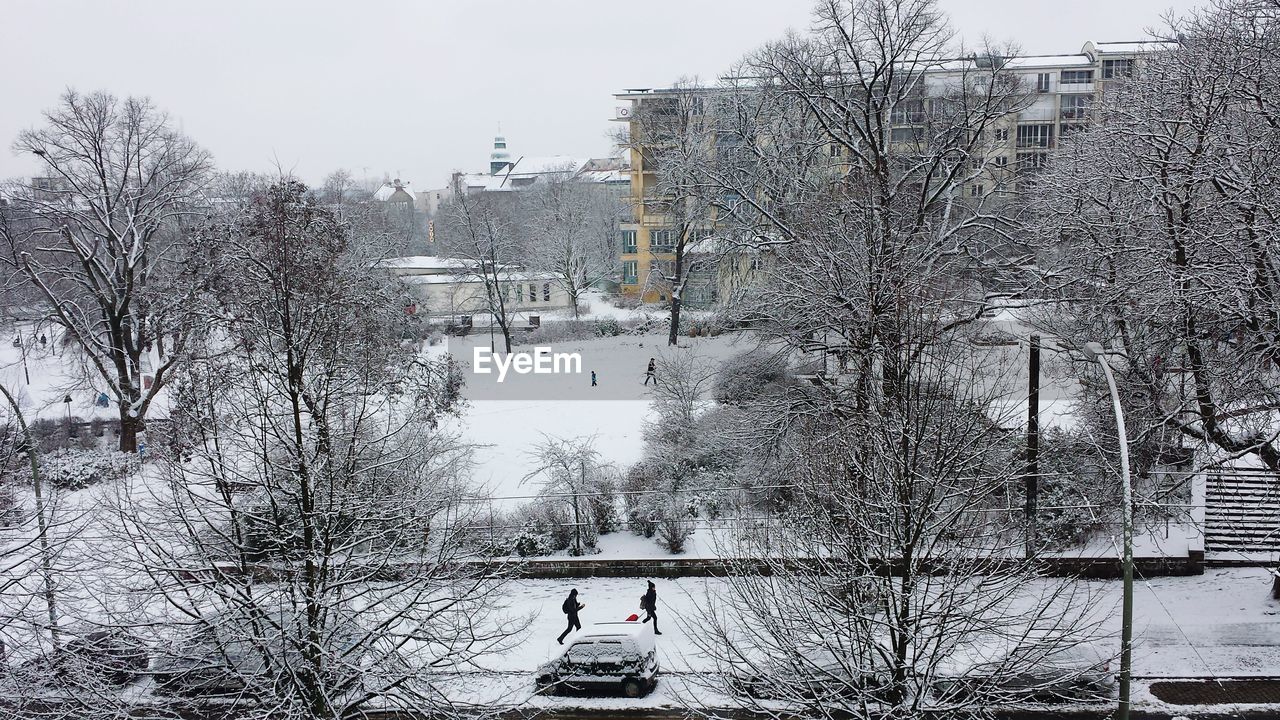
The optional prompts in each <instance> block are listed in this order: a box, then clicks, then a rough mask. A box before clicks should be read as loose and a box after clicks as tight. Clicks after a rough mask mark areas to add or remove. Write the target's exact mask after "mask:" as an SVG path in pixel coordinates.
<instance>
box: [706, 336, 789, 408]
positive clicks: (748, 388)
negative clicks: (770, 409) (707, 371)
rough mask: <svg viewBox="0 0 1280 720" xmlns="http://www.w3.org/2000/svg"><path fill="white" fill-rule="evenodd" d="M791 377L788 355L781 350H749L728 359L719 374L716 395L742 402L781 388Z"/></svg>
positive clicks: (724, 400) (728, 401) (718, 398)
mask: <svg viewBox="0 0 1280 720" xmlns="http://www.w3.org/2000/svg"><path fill="white" fill-rule="evenodd" d="M790 380H791V373H790V371H789V370H788V368H787V358H786V356H784V355H781V354H779V353H772V352H766V351H763V350H748V351H747V352H743V353H739V354H737V355H734V356H733V357H731V358H729V359H727V360H725V361H724V362H723V363H722V364H721V365H720V372H719V374H718V375H717V376H716V385H715V391H714V393H715V399H716V402H718V403H720V404H722V405H742V404H744V403H749V402H753V401H756V400H759V399H760V398H762V397H764V396H766V395H768V394H770V393H772V392H775V391H777V390H779V389H781V388H782V387H783V386H784V385H785V384H786V383H787V382H789V381H790Z"/></svg>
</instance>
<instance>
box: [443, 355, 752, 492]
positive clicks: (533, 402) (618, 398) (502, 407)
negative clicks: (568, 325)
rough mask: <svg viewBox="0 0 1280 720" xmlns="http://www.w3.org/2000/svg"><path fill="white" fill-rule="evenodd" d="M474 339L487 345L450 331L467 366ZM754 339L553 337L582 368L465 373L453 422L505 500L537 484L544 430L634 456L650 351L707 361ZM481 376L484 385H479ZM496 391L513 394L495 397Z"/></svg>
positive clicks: (608, 456) (606, 453)
mask: <svg viewBox="0 0 1280 720" xmlns="http://www.w3.org/2000/svg"><path fill="white" fill-rule="evenodd" d="M477 346H479V347H482V348H486V349H487V347H488V336H487V335H486V336H476V335H473V336H471V337H468V338H461V339H460V338H450V339H449V348H448V350H449V352H450V354H452V355H453V356H454V357H456V358H460V359H463V360H464V361H465V362H466V363H467V366H468V367H469V365H470V361H471V358H472V348H474V347H477ZM755 346H756V341H755V339H754V337H753V336H751V335H750V334H746V333H736V334H726V335H720V336H718V337H711V338H688V337H682V338H681V339H680V346H679V347H674V348H673V347H670V346H668V345H667V342H666V335H665V334H657V333H654V334H649V335H621V336H618V337H609V338H595V339H590V340H574V341H568V342H563V343H557V344H555V346H554V348H553V349H554V351H555V352H570V353H579V354H580V355H581V357H582V360H583V363H582V370H583V372H582V373H580V374H548V375H533V374H528V375H517V374H515V373H511V374H509V375H507V377H506V379H505V381H504V382H503V383H502V384H500V385H499V384H498V383H497V381H496V376H492V377H490V378H484V377H478V376H476V375H474V374H471V373H468V376H467V381H468V385H467V387H464V389H463V395H464V396H465V397H467V398H468V399H469V401H470V402H469V405H468V407H467V409H466V413H465V415H464V417H463V418H461V419H460V420H459V421H456V423H455V425H454V426H453V429H457V430H458V431H459V432H460V433H461V436H462V439H463V440H464V441H465V442H468V443H470V444H472V445H474V446H475V453H474V455H475V458H474V459H475V467H474V472H473V478H474V480H475V481H476V482H477V483H478V484H479V485H480V486H481V487H483V488H485V489H487V490H488V491H489V492H490V493H491V494H492V495H493V497H494V498H495V505H497V506H499V507H501V506H510V505H511V504H513V503H516V502H519V501H520V499H521V498H523V497H524V496H528V495H531V494H533V493H535V492H536V490H537V487H536V486H535V485H531V484H529V483H526V482H525V481H524V479H525V477H526V476H528V475H529V473H531V472H533V471H534V470H535V469H536V468H537V463H536V462H535V460H534V458H533V457H532V456H531V453H532V452H533V450H534V449H535V447H536V446H537V445H538V443H540V442H541V441H542V440H543V438H544V436H551V437H561V438H574V437H585V436H594V437H595V439H596V450H597V451H598V452H599V453H600V454H601V456H602V457H603V458H604V459H605V460H607V461H609V462H612V463H614V464H615V465H617V466H618V467H620V468H625V467H626V466H627V465H629V464H631V463H634V462H635V461H636V460H638V459H640V455H641V453H642V452H643V449H644V437H643V434H644V427H645V421H646V419H648V418H649V410H650V399H651V392H652V389H653V386H652V385H649V386H646V385H645V384H644V380H645V368H646V367H647V366H648V363H649V358H651V357H656V358H668V357H672V356H674V355H675V354H677V353H683V354H694V355H697V356H698V357H700V358H702V359H703V360H704V361H705V362H707V363H710V364H713V365H714V364H718V363H720V362H721V361H723V360H724V359H726V358H728V357H730V356H732V355H735V354H737V353H740V352H744V351H746V350H749V349H751V348H753V347H755ZM592 370H594V371H595V372H596V377H597V382H598V384H597V385H596V386H595V387H592V385H591V374H590V373H591V371H592ZM486 380H488V381H490V382H489V384H488V385H487V387H483V388H482V387H480V386H479V383H481V382H485V381H486ZM501 397H512V398H518V399H496V398H501Z"/></svg>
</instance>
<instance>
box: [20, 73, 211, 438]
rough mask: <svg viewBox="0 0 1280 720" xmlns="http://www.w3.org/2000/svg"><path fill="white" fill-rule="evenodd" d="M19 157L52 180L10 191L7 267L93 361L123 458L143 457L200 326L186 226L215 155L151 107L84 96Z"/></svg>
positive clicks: (67, 103) (54, 116) (48, 122)
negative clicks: (28, 157)
mask: <svg viewBox="0 0 1280 720" xmlns="http://www.w3.org/2000/svg"><path fill="white" fill-rule="evenodd" d="M14 149H15V151H17V152H19V153H30V154H33V155H35V156H37V157H38V158H39V159H40V160H41V161H42V162H43V164H44V168H45V171H46V172H47V173H48V177H47V178H45V179H43V180H42V181H40V182H39V183H31V184H25V183H19V184H15V185H11V186H9V187H8V188H7V192H8V195H9V202H10V205H11V208H12V214H13V215H16V216H17V221H16V222H13V223H6V224H4V225H0V233H2V234H3V236H2V238H0V239H2V240H3V242H4V243H5V247H4V250H5V252H4V258H3V262H4V263H5V265H6V266H8V267H9V268H10V269H11V270H14V271H16V272H18V273H19V274H21V276H22V277H23V278H25V279H26V281H27V282H28V283H29V284H30V285H31V286H32V287H33V288H34V290H35V292H36V294H37V295H38V297H39V298H40V299H41V301H42V304H43V306H44V310H45V312H46V313H47V314H48V317H49V319H50V320H51V321H52V322H53V323H54V324H56V325H57V326H59V327H60V328H62V329H63V331H64V332H65V333H66V335H67V336H68V337H69V338H70V339H71V340H73V341H74V342H75V343H76V345H78V346H79V347H80V348H81V349H82V350H83V352H84V357H85V360H86V363H87V365H88V367H89V371H88V374H89V376H90V377H92V378H93V380H91V382H94V383H95V384H96V383H98V382H100V383H102V384H103V385H104V386H105V388H106V390H107V391H108V392H109V394H110V395H111V396H112V397H114V399H115V401H116V404H117V406H118V408H119V416H120V449H121V450H124V451H128V452H133V451H135V450H137V437H138V432H139V431H140V430H141V429H142V427H143V422H144V420H145V418H146V415H147V412H148V410H150V408H151V405H152V402H153V401H154V400H155V398H156V396H157V394H158V393H159V392H160V391H161V390H162V389H163V388H164V387H165V385H166V384H167V382H168V379H169V374H170V372H171V370H172V368H173V367H174V364H175V363H177V362H178V361H179V360H180V359H181V358H183V357H184V354H185V352H186V350H187V345H188V342H189V340H190V336H191V334H192V332H193V327H194V326H196V325H197V324H198V319H199V312H198V310H197V308H196V303H195V302H194V300H195V298H196V294H197V291H198V289H199V280H198V279H197V277H196V276H197V275H198V272H197V271H198V270H199V267H198V263H192V262H188V261H187V259H188V257H189V255H190V253H191V248H190V247H189V245H188V244H187V243H186V237H185V228H184V222H185V221H186V220H187V219H188V218H189V217H190V216H191V215H192V214H194V213H195V212H197V210H198V208H199V204H200V200H201V197H200V194H201V191H202V188H203V186H204V183H205V181H206V178H207V176H208V174H209V171H210V167H211V163H210V159H209V155H208V154H207V153H206V152H205V151H204V150H202V149H201V148H200V147H199V146H198V145H196V144H195V143H194V142H192V141H191V140H190V139H189V138H187V137H186V136H184V135H183V134H181V133H180V132H178V131H177V130H176V129H175V128H174V127H173V126H172V124H171V122H170V120H169V118H168V116H167V115H165V114H164V113H162V112H160V111H158V110H156V109H155V107H154V106H153V105H151V103H150V102H149V101H148V100H145V99H139V98H128V99H125V100H119V99H117V98H116V97H114V96H112V95H109V94H107V93H101V92H100V93H93V94H90V95H81V94H79V93H76V92H74V91H68V92H67V93H66V94H65V95H64V96H63V98H62V101H61V103H60V104H59V105H58V107H56V108H54V109H52V110H50V111H48V112H47V113H46V114H45V126H44V127H43V128H40V129H36V130H28V131H26V132H23V133H22V134H21V135H20V136H19V137H18V140H17V142H15V143H14ZM153 349H154V351H155V354H154V358H155V359H154V361H153V360H152V357H153V352H152V351H153Z"/></svg>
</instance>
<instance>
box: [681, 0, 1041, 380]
mask: <svg viewBox="0 0 1280 720" xmlns="http://www.w3.org/2000/svg"><path fill="white" fill-rule="evenodd" d="M815 17H816V25H815V27H814V30H813V32H812V33H811V34H810V35H808V36H795V37H791V38H788V39H785V40H782V41H778V42H775V43H772V44H770V45H767V46H766V47H764V48H763V49H761V50H759V51H757V52H755V53H753V54H752V55H750V56H748V57H747V58H746V59H745V60H744V61H743V63H742V65H741V67H739V68H738V69H737V71H736V72H735V73H734V74H733V75H732V76H731V77H730V78H729V79H728V80H727V81H726V83H725V84H724V86H722V87H720V88H717V89H716V92H715V93H713V97H712V99H711V100H708V103H709V104H710V105H709V106H714V108H715V112H714V113H713V115H712V118H713V119H712V120H710V121H709V122H710V123H711V124H712V126H713V129H714V132H715V136H716V153H715V161H714V162H712V163H708V164H706V165H704V167H703V168H702V170H701V171H700V172H699V173H698V177H699V179H700V181H701V183H702V184H703V186H704V187H705V188H706V189H705V190H704V191H703V192H705V193H708V194H711V195H712V197H713V198H714V202H713V204H714V205H715V209H716V215H717V232H718V233H719V234H722V235H729V236H730V237H733V238H735V242H737V243H739V244H749V245H751V246H754V247H757V248H761V249H765V250H767V251H768V252H769V255H770V267H769V272H768V273H767V274H766V278H765V282H764V283H762V284H761V285H760V287H759V288H758V289H757V290H756V292H754V293H752V294H751V295H750V296H749V297H748V298H747V300H746V302H744V303H743V305H744V311H745V312H744V315H746V316H747V317H749V318H750V319H752V320H753V321H754V322H755V323H756V324H757V325H758V326H759V327H761V329H762V330H763V331H764V332H766V333H767V334H769V335H772V336H776V337H778V338H780V339H783V340H785V341H786V342H787V343H788V344H790V345H791V346H792V347H796V348H802V349H806V350H810V351H817V352H819V353H822V354H823V355H826V356H829V357H834V358H836V359H838V360H839V363H831V364H832V365H838V366H839V367H838V368H837V369H836V371H835V372H836V373H839V372H843V371H844V370H845V369H848V370H849V371H850V372H851V373H852V374H853V375H855V376H857V377H859V378H860V382H864V383H867V384H868V385H867V387H866V388H865V391H866V392H868V393H870V392H871V391H872V387H871V386H872V385H874V384H876V383H877V382H879V381H880V380H885V381H887V382H892V377H893V375H894V373H895V372H897V371H896V370H895V369H894V363H895V360H894V358H895V357H896V356H900V353H901V352H902V351H903V350H904V348H905V345H907V344H910V342H911V341H908V340H907V339H906V338H905V337H904V334H903V333H904V332H905V330H899V329H897V328H895V327H894V326H893V323H894V322H895V318H896V317H897V316H898V309H899V308H900V307H901V306H903V305H914V306H920V305H922V304H927V303H931V302H933V303H937V304H938V310H939V312H942V313H945V314H947V315H948V316H949V317H950V319H951V321H952V324H953V325H954V324H962V323H966V322H973V321H974V320H976V319H978V318H979V317H980V316H981V313H982V312H983V311H984V310H988V309H990V308H991V307H992V306H993V305H997V304H998V303H999V302H1000V301H1001V300H1002V299H1003V298H1001V297H998V296H994V295H991V294H989V293H987V292H986V290H985V288H984V287H983V286H982V282H981V281H982V279H983V277H984V273H988V272H991V271H992V270H993V269H994V268H1006V267H1011V266H1013V265H1016V264H1017V263H1018V262H1021V261H1025V258H1026V257H1027V253H1028V251H1027V250H1026V248H1024V247H1022V245H1021V244H1020V243H1019V242H1018V239H1017V238H1016V237H1015V236H1014V235H1013V230H1014V226H1013V224H1012V222H1011V218H1010V214H1011V208H1010V207H1009V204H1008V203H1007V202H1006V198H1008V197H1009V196H1010V193H1009V190H1010V185H1009V184H1008V182H1007V180H1008V177H1007V176H1006V175H1005V174H1004V171H1002V170H998V169H996V168H995V167H994V164H993V161H991V160H990V159H989V158H991V157H993V156H994V155H996V154H998V153H1002V152H1004V151H1005V150H1006V149H1007V147H1008V144H1007V140H1002V139H999V138H1001V137H1005V135H1007V132H1008V131H1007V128H1008V127H1009V126H1011V124H1012V121H1013V118H1014V117H1015V116H1016V113H1017V112H1018V110H1019V109H1020V108H1022V107H1024V106H1025V104H1026V102H1027V98H1028V94H1027V92H1026V87H1025V84H1024V83H1023V82H1022V81H1021V79H1020V78H1019V77H1017V76H1016V74H1015V73H1014V72H1013V71H1012V70H1011V69H1010V67H1009V64H1008V62H1007V60H1008V57H1007V55H1008V52H1009V51H1008V50H1004V51H999V50H998V49H996V48H987V49H984V50H983V52H982V53H981V54H980V55H977V56H973V55H970V54H969V53H966V52H965V51H964V50H963V49H962V48H957V47H955V46H954V45H953V43H952V33H951V30H950V28H949V27H948V26H947V25H946V23H945V21H944V18H943V16H942V14H941V12H940V11H939V10H938V8H937V6H936V4H935V3H934V2H931V1H930V0H851V1H848V2H846V1H844V0H830V1H828V2H821V3H819V4H818V7H817V10H816V15H815ZM966 55H969V57H967V58H966V57H965V56H966ZM958 58H959V59H958ZM1001 128H1005V129H1004V133H1003V134H1002V133H997V132H996V131H997V130H998V129H1001Z"/></svg>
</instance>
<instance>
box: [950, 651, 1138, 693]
mask: <svg viewBox="0 0 1280 720" xmlns="http://www.w3.org/2000/svg"><path fill="white" fill-rule="evenodd" d="M1112 659H1113V655H1112V654H1111V653H1108V652H1107V651H1106V650H1104V649H1103V648H1101V647H1099V646H1097V645H1093V644H1091V643H1081V644H1078V645H1070V646H1066V647H1062V648H1057V649H1051V650H1048V651H1045V650H1041V649H1036V648H1029V649H1019V650H1015V651H1013V652H1009V651H1004V650H994V651H993V650H990V649H982V648H971V649H969V650H968V651H966V652H962V653H957V654H956V655H955V656H954V658H953V661H952V663H951V664H950V667H948V668H947V669H946V670H945V671H944V673H942V674H943V675H944V677H943V678H942V679H940V680H939V681H937V682H936V683H935V690H934V693H935V695H936V696H937V698H938V699H940V700H943V701H946V700H947V699H948V698H951V699H972V698H973V697H974V696H978V697H981V698H982V700H984V701H985V702H989V703H1002V702H1003V703H1017V702H1062V701H1085V702H1087V701H1091V700H1104V699H1108V698H1110V696H1111V694H1112V690H1113V688H1114V687H1115V674H1114V673H1113V672H1112V670H1111V668H1112Z"/></svg>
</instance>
